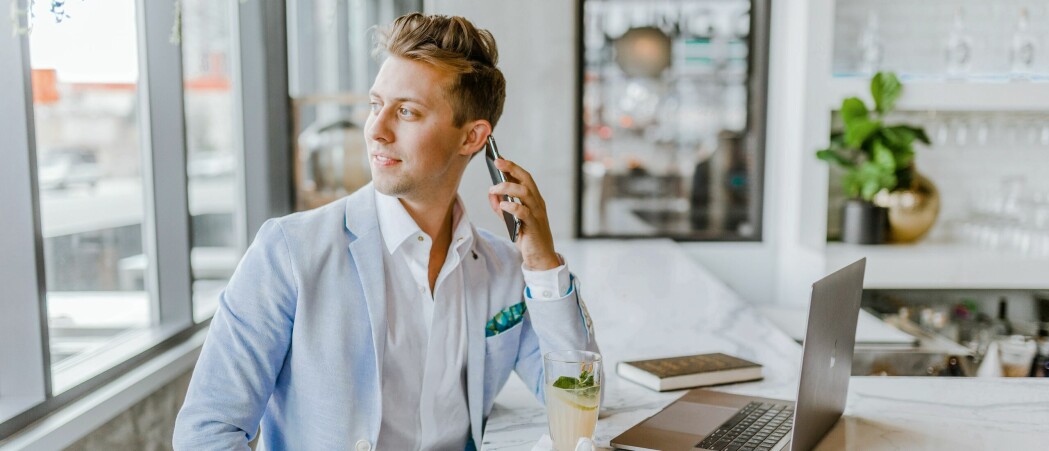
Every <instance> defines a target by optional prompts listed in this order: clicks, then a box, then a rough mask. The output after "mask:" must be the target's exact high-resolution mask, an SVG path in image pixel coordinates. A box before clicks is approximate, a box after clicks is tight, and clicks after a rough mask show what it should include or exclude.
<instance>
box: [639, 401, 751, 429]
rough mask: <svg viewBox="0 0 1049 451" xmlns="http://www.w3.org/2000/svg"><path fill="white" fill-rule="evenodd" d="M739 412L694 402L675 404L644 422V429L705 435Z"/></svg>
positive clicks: (732, 408)
mask: <svg viewBox="0 0 1049 451" xmlns="http://www.w3.org/2000/svg"><path fill="white" fill-rule="evenodd" d="M736 412H739V408H738V407H723V406H715V405H711V404H698V403H694V402H686V401H682V402H676V403H673V404H671V405H670V406H668V407H667V408H666V409H664V410H663V411H662V412H659V414H657V415H656V416H654V417H652V418H649V419H648V421H645V427H650V428H657V429H663V430H665V431H674V432H683V433H686V434H695V435H703V436H705V435H707V434H709V433H711V432H713V431H714V429H716V428H717V427H718V426H721V423H724V422H725V421H726V420H728V419H729V418H732V416H733V415H735V414H736Z"/></svg>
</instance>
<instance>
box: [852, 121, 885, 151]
mask: <svg viewBox="0 0 1049 451" xmlns="http://www.w3.org/2000/svg"><path fill="white" fill-rule="evenodd" d="M880 128H881V122H880V121H868V120H866V119H864V120H863V121H855V122H853V123H852V124H851V125H846V126H845V145H846V146H848V147H852V148H854V149H861V148H863V143H864V142H865V141H867V138H870V136H871V135H872V134H874V133H875V132H877V131H878V129H880Z"/></svg>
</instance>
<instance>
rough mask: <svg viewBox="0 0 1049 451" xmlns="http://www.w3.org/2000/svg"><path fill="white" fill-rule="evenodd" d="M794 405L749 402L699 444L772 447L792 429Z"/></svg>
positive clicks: (737, 450) (730, 448)
mask: <svg viewBox="0 0 1049 451" xmlns="http://www.w3.org/2000/svg"><path fill="white" fill-rule="evenodd" d="M793 420H794V406H791V405H788V404H773V403H767V402H752V403H750V404H747V405H746V406H744V407H743V408H742V409H740V411H739V412H736V415H735V416H733V417H732V418H729V420H728V421H726V422H724V423H722V424H721V426H718V428H717V429H716V430H715V431H714V432H712V433H711V434H710V435H709V436H707V438H705V439H703V441H702V442H699V444H698V445H696V448H704V449H713V450H718V451H721V450H724V451H771V450H772V447H773V446H776V444H777V443H779V441H780V440H781V439H783V437H784V436H786V435H787V434H788V433H789V432H790V428H791V427H792V426H793V423H794V421H793Z"/></svg>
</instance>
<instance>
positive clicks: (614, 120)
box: [580, 0, 765, 240]
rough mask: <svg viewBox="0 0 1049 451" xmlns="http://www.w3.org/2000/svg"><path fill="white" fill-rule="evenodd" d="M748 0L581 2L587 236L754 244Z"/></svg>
mask: <svg viewBox="0 0 1049 451" xmlns="http://www.w3.org/2000/svg"><path fill="white" fill-rule="evenodd" d="M752 3H755V4H757V3H758V2H756V1H752V0H674V1H667V2H640V3H639V2H632V1H625V0H614V1H596V0H592V1H587V2H585V3H584V17H583V25H582V26H583V33H582V39H583V45H584V52H583V71H584V74H583V76H584V82H583V92H582V99H581V102H582V106H583V109H582V112H583V123H584V127H585V128H584V131H583V159H582V165H583V166H582V177H583V190H582V193H581V197H580V205H581V206H582V215H581V231H582V234H583V235H584V236H669V237H673V238H679V239H688V240H759V239H760V238H761V231H760V212H761V197H760V194H761V193H760V186H761V180H760V177H761V174H760V168H761V166H760V162H761V161H762V158H763V156H762V154H763V150H762V147H763V139H762V138H761V137H762V134H763V133H764V132H763V129H762V127H763V126H762V123H763V122H762V121H763V120H762V119H761V118H763V117H764V115H765V113H764V108H765V106H764V103H763V101H762V100H761V97H760V96H759V95H758V96H756V95H755V94H756V91H757V90H758V89H759V88H758V87H759V86H761V83H764V82H763V80H764V78H763V74H762V73H760V69H759V68H756V67H749V65H750V61H751V60H752V59H753V58H752V57H753V55H752V53H757V54H758V58H760V48H763V47H764V46H765V43H761V42H757V41H758V39H755V38H754V37H753V36H761V34H756V35H753V36H752V35H751V30H750V27H751V24H752V23H754V24H760V23H762V22H761V20H758V21H752V20H751V19H752V18H751V4H752ZM752 97H754V98H757V101H753V100H752Z"/></svg>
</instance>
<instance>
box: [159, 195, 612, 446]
mask: <svg viewBox="0 0 1049 451" xmlns="http://www.w3.org/2000/svg"><path fill="white" fill-rule="evenodd" d="M473 242H474V244H473V249H472V251H473V252H472V253H471V254H470V256H468V257H467V258H466V259H465V260H464V261H463V263H462V264H463V273H464V280H465V281H466V282H467V285H466V303H467V309H466V312H467V313H466V315H467V318H466V324H467V327H468V328H469V330H468V332H467V336H468V356H467V398H468V400H467V403H468V406H469V412H470V425H471V437H470V439H472V440H471V441H472V443H471V444H473V443H476V444H478V445H480V444H481V443H482V442H481V435H482V432H483V430H484V422H485V418H487V417H488V414H489V413H490V412H491V410H492V404H493V401H494V399H495V396H496V395H497V394H498V393H499V391H500V390H501V389H502V387H503V385H504V384H505V383H506V381H507V379H508V378H509V377H510V371H511V370H515V371H516V372H517V374H518V375H519V376H520V377H521V379H522V380H524V382H525V384H527V385H528V387H530V388H531V389H532V391H533V392H534V393H535V395H536V396H537V397H538V398H539V400H540V401H542V400H543V363H542V355H543V353H545V352H547V351H552V350H560V349H587V350H591V351H597V350H598V348H597V343H596V341H595V339H594V335H593V329H592V325H591V322H590V318H589V314H587V313H586V307H585V306H584V305H583V303H582V301H581V299H580V297H579V287H578V284H576V283H575V282H573V288H572V289H571V290H569V293H568V294H567V295H566V296H565V297H563V298H561V299H556V300H532V299H528V298H527V297H526V296H525V295H524V294H523V292H524V288H525V285H524V275H523V274H522V272H521V257H520V254H519V253H518V252H517V250H516V248H515V247H514V246H513V244H512V243H510V241H509V240H507V239H502V238H498V239H497V238H495V237H494V236H492V234H490V233H488V232H487V231H483V230H482V231H478V230H476V229H475V230H474V240H473ZM382 243H383V240H382V238H381V236H380V232H379V224H378V219H377V215H376V210H375V194H374V191H373V188H372V187H371V185H368V186H367V187H365V188H362V189H361V190H359V191H357V192H356V193H354V194H352V195H350V196H348V197H346V198H344V199H343V200H340V201H337V202H333V203H331V204H329V205H327V206H324V207H321V208H317V209H314V210H310V211H306V212H302V213H296V214H292V215H289V216H285V217H282V218H279V219H271V220H269V221H267V222H266V223H265V224H264V225H263V226H262V228H261V229H260V230H259V232H258V235H257V236H256V237H255V241H254V243H252V245H251V246H250V247H249V249H248V250H247V252H246V253H245V255H244V258H243V259H242V260H241V262H240V264H239V266H238V267H237V270H236V271H235V273H234V274H233V277H232V278H231V279H230V281H229V285H228V286H227V287H226V289H225V291H224V292H223V293H222V296H221V298H220V300H219V307H218V310H217V311H216V313H215V317H214V319H212V322H211V329H210V331H209V332H208V337H207V340H206V341H205V343H204V347H203V349H202V350H201V354H200V358H199V360H198V361H197V366H196V368H195V369H194V371H193V378H192V380H191V382H190V385H189V392H188V393H187V395H186V400H185V404H184V405H183V407H182V410H181V411H180V412H179V414H178V419H177V420H176V422H175V435H174V447H175V449H179V450H203V449H224V450H225V449H247V443H248V441H250V440H251V439H253V438H254V436H255V434H256V431H257V429H258V427H259V425H260V424H261V426H262V429H261V431H262V432H261V435H262V437H261V438H260V447H261V448H265V449H273V450H283V449H307V450H321V449H323V450H328V449H375V444H376V439H377V438H378V436H379V425H380V421H381V416H382V399H381V396H382V392H381V387H382V381H381V380H380V378H381V376H382V361H383V360H382V359H383V348H384V345H385V343H386V325H387V321H388V318H386V293H385V291H386V288H385V274H384V270H383V252H384V248H383V245H382ZM573 280H574V279H573ZM522 299H524V300H525V303H526V306H527V308H528V310H527V313H526V314H525V315H524V319H523V320H522V321H520V322H519V323H518V324H516V325H515V326H513V327H511V328H509V329H506V330H505V331H503V332H501V333H499V334H496V335H493V336H490V337H485V324H486V323H487V322H488V320H489V319H490V318H492V317H493V316H494V315H496V314H497V313H498V312H500V311H501V310H503V309H505V308H507V307H509V306H511V305H514V304H517V303H519V302H521V301H522ZM379 445H380V446H381V444H379ZM468 447H469V444H468Z"/></svg>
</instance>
